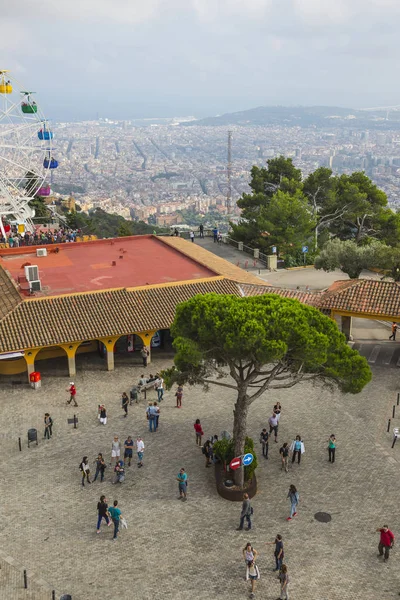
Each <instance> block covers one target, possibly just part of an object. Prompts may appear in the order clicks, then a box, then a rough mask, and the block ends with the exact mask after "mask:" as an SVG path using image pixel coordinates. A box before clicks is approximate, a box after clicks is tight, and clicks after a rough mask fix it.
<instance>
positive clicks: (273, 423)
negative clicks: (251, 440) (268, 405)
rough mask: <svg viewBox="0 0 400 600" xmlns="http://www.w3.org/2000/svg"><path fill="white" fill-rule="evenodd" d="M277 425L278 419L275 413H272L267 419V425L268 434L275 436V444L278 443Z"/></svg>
mask: <svg viewBox="0 0 400 600" xmlns="http://www.w3.org/2000/svg"><path fill="white" fill-rule="evenodd" d="M278 423H279V419H278V417H277V416H276V414H275V413H272V416H271V417H270V418H269V419H268V424H269V434H270V435H271V433H272V432H274V435H275V443H276V444H277V443H278Z"/></svg>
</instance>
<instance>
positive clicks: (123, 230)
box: [118, 223, 133, 237]
mask: <svg viewBox="0 0 400 600" xmlns="http://www.w3.org/2000/svg"><path fill="white" fill-rule="evenodd" d="M128 235H133V233H132V228H131V227H129V224H128V223H121V225H120V226H119V228H118V237H126V236H128Z"/></svg>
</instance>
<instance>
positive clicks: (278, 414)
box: [274, 402, 282, 423]
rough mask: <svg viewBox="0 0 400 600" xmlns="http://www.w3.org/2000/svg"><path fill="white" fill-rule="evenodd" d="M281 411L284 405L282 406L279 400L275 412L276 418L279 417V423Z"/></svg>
mask: <svg viewBox="0 0 400 600" xmlns="http://www.w3.org/2000/svg"><path fill="white" fill-rule="evenodd" d="M281 412H282V406H281V403H280V402H277V403H276V404H275V405H274V413H275V414H276V418H277V419H278V423H279V420H280V418H281Z"/></svg>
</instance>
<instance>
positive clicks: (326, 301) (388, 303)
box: [318, 279, 400, 320]
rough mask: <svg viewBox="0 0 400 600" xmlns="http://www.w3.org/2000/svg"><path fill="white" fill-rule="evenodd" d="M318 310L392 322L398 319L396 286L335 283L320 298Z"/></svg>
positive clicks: (398, 289)
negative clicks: (383, 317) (381, 318)
mask: <svg viewBox="0 0 400 600" xmlns="http://www.w3.org/2000/svg"><path fill="white" fill-rule="evenodd" d="M318 308H320V309H329V310H336V311H344V312H353V313H363V314H364V315H365V316H368V315H382V316H390V317H391V318H393V320H396V318H398V317H400V285H399V284H398V283H396V282H394V281H377V280H372V279H350V280H349V281H340V282H339V281H335V283H334V284H332V285H331V287H330V288H329V289H328V290H327V291H326V292H324V293H323V294H322V295H321V297H320V300H319V303H318Z"/></svg>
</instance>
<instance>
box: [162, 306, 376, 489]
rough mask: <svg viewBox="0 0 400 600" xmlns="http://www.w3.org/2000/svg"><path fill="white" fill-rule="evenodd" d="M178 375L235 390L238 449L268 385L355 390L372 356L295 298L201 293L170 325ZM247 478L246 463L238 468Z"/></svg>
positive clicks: (173, 376)
mask: <svg viewBox="0 0 400 600" xmlns="http://www.w3.org/2000/svg"><path fill="white" fill-rule="evenodd" d="M171 333H172V335H173V337H174V348H175V350H176V354H175V359H174V362H175V366H174V367H173V368H172V369H170V370H168V371H166V372H164V375H165V381H166V384H167V386H168V387H170V386H171V385H172V384H173V383H174V382H176V381H179V382H181V383H185V382H188V383H189V384H195V383H202V384H204V385H205V386H209V385H211V384H212V385H217V386H223V387H225V388H227V389H229V390H232V393H233V394H234V397H235V407H234V421H233V439H234V448H235V455H236V456H241V455H242V454H243V452H244V446H245V439H246V429H247V415H248V411H249V408H250V406H251V404H252V403H253V402H254V401H255V400H257V398H259V397H260V396H262V395H263V394H264V392H266V391H267V390H274V389H281V388H289V387H292V386H294V385H296V384H298V383H300V382H306V381H311V380H316V379H319V380H321V381H324V382H326V383H331V384H336V385H337V386H338V387H339V389H341V390H342V391H343V392H350V393H353V394H356V393H358V392H360V391H361V390H362V389H363V387H364V386H365V385H366V384H367V383H368V382H369V381H370V379H371V371H370V369H369V366H368V363H367V361H366V360H365V358H363V357H362V356H360V355H359V354H358V352H356V351H354V350H352V349H351V348H350V347H349V346H348V345H347V343H346V340H345V337H344V335H343V334H342V333H340V331H339V329H338V327H337V325H336V323H334V322H333V321H332V320H331V319H330V318H329V317H326V316H325V315H323V314H322V313H321V312H319V311H318V310H316V309H314V308H311V307H309V306H306V305H303V304H300V302H298V301H297V300H291V299H287V298H281V297H279V296H276V295H274V294H265V295H263V296H256V297H248V298H247V297H245V298H242V297H236V296H229V295H217V294H205V295H198V296H195V297H194V298H191V299H190V300H188V301H186V302H183V303H182V304H180V305H179V306H178V307H177V310H176V316H175V320H174V323H173V325H172V327H171ZM235 479H236V483H237V484H238V485H243V469H238V470H237V471H236V473H235Z"/></svg>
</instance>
